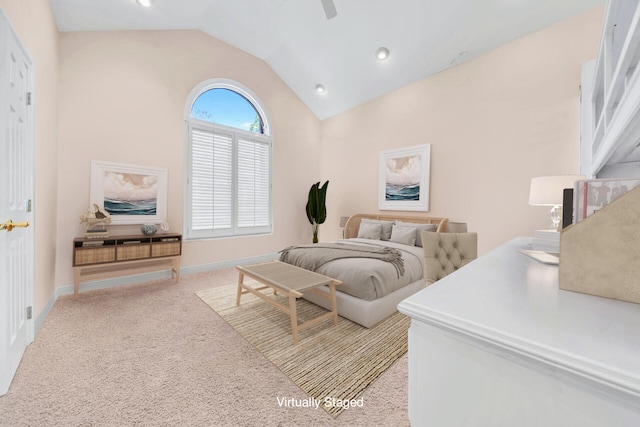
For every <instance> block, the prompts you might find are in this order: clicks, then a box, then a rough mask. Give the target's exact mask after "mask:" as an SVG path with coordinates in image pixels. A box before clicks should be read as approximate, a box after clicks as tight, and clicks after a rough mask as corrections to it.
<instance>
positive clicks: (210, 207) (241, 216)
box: [185, 79, 273, 239]
mask: <svg viewBox="0 0 640 427" xmlns="http://www.w3.org/2000/svg"><path fill="white" fill-rule="evenodd" d="M185 123H186V127H187V132H186V135H187V141H186V144H185V145H186V159H187V167H186V192H185V193H186V197H185V236H186V238H187V239H198V238H210V237H227V236H236V235H247V234H264V233H270V232H271V230H272V223H273V221H272V207H271V145H272V138H271V135H270V132H269V128H270V127H269V119H268V116H267V114H266V110H265V108H264V106H263V104H262V102H260V100H259V99H258V98H257V97H256V96H255V95H254V94H253V93H251V91H249V90H248V89H247V88H245V87H243V86H242V85H240V84H238V83H236V82H232V81H229V80H221V79H214V80H208V81H205V82H202V83H201V84H199V85H198V86H197V87H196V88H194V89H193V91H191V94H190V95H189V97H188V99H187V103H186V106H185Z"/></svg>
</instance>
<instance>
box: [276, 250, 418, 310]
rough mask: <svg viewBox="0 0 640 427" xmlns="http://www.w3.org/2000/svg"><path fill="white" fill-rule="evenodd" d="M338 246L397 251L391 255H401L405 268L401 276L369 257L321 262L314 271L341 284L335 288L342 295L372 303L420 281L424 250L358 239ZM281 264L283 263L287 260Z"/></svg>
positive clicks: (395, 270)
mask: <svg viewBox="0 0 640 427" xmlns="http://www.w3.org/2000/svg"><path fill="white" fill-rule="evenodd" d="M339 242H341V243H348V244H349V245H354V244H355V245H363V249H366V248H378V249H379V248H381V247H387V248H394V249H395V250H396V251H393V252H399V253H400V255H401V257H402V264H403V267H404V272H403V274H402V275H399V274H398V271H397V269H396V266H395V265H394V263H392V262H387V261H382V260H379V259H375V258H369V257H366V258H351V257H347V258H339V259H334V260H332V261H328V262H324V263H323V264H322V265H320V266H319V267H317V268H315V269H314V271H317V272H318V273H320V274H324V275H326V276H329V277H332V278H334V279H337V280H340V281H342V285H340V286H338V287H337V288H336V289H337V290H339V291H341V292H345V293H347V294H350V295H353V296H354V297H357V298H361V299H364V300H368V301H372V300H375V299H377V298H381V297H383V296H385V295H388V294H390V293H391V292H393V291H395V290H397V289H400V288H402V287H404V286H406V285H408V284H410V283H413V282H415V281H418V280H422V277H423V275H422V269H423V250H422V248H420V247H417V246H408V245H403V244H400V243H394V242H388V241H380V240H369V239H357V238H356V239H347V240H341V241H339ZM287 249H288V248H287ZM305 256H306V255H305ZM321 256H323V257H324V256H326V254H322V252H321ZM284 261H285V262H286V259H285V260H284ZM292 264H293V262H292Z"/></svg>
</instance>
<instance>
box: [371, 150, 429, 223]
mask: <svg viewBox="0 0 640 427" xmlns="http://www.w3.org/2000/svg"><path fill="white" fill-rule="evenodd" d="M430 167H431V144H423V145H415V146H412V147H405V148H399V149H393V150H385V151H381V152H380V185H379V191H378V209H380V210H396V211H425V212H428V211H429V175H430Z"/></svg>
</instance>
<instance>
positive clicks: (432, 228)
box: [396, 220, 438, 247]
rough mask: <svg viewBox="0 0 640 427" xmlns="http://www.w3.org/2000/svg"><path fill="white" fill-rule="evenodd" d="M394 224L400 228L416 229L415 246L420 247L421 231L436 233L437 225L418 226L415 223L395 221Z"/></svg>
mask: <svg viewBox="0 0 640 427" xmlns="http://www.w3.org/2000/svg"><path fill="white" fill-rule="evenodd" d="M396 224H397V225H399V226H402V227H414V228H415V229H416V246H420V247H422V236H421V235H420V234H421V233H422V232H423V231H436V229H437V228H438V226H437V224H418V223H416V222H404V221H400V220H398V221H396Z"/></svg>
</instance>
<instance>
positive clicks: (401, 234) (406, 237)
mask: <svg viewBox="0 0 640 427" xmlns="http://www.w3.org/2000/svg"><path fill="white" fill-rule="evenodd" d="M416 234H417V231H416V228H415V227H402V226H400V225H394V226H393V228H392V229H391V241H392V242H396V243H403V244H405V245H410V246H413V245H415V244H416Z"/></svg>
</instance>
